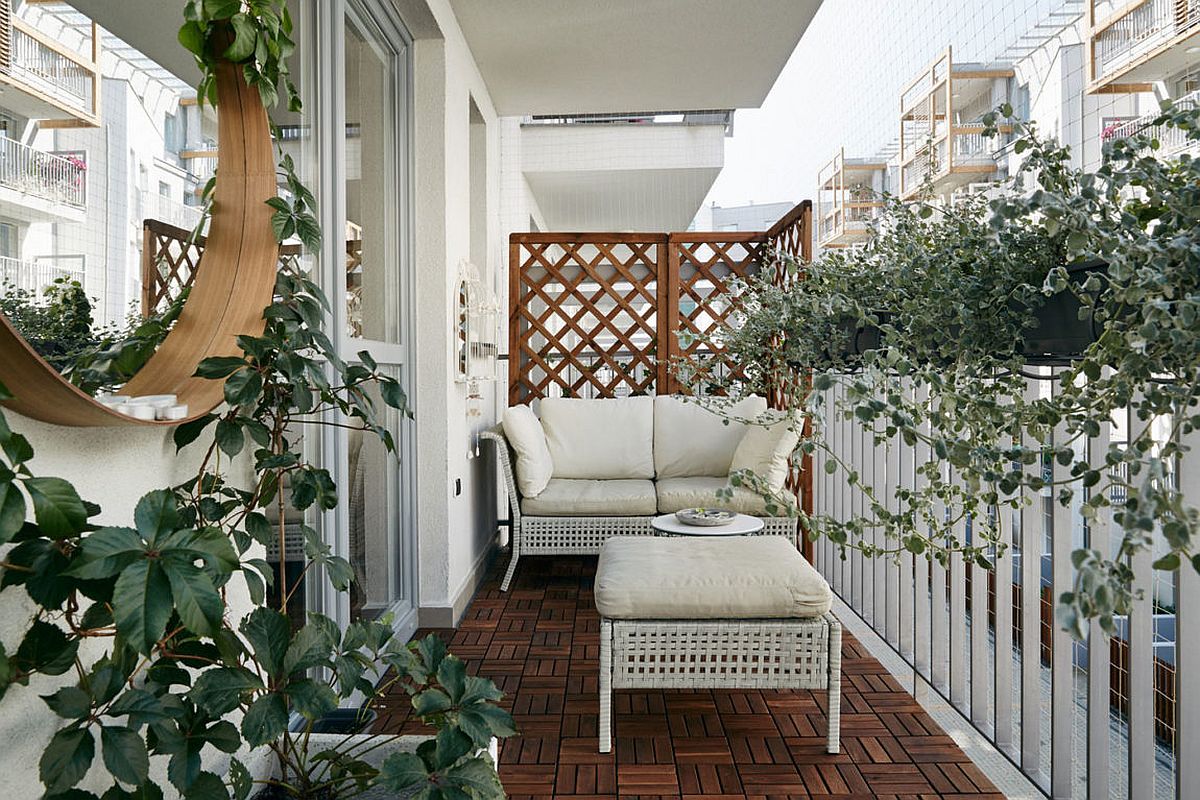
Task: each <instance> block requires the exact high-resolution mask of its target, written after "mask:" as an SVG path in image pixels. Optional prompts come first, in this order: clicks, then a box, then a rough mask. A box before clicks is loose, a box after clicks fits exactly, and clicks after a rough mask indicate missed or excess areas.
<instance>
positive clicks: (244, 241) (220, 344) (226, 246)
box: [0, 62, 279, 427]
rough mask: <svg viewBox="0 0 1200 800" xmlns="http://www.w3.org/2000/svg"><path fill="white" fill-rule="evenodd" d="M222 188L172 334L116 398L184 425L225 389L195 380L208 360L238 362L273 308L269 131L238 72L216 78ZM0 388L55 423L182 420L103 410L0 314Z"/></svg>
mask: <svg viewBox="0 0 1200 800" xmlns="http://www.w3.org/2000/svg"><path fill="white" fill-rule="evenodd" d="M217 92H218V102H219V106H220V109H221V113H220V115H219V120H218V125H219V130H218V137H219V139H218V151H219V153H220V164H221V170H220V180H218V181H217V188H216V195H215V197H214V203H213V214H212V221H211V222H210V224H209V234H208V244H207V247H206V248H205V251H204V269H202V270H200V271H199V272H197V274H196V281H195V283H194V285H193V286H192V291H191V293H190V294H189V295H188V299H187V302H186V303H185V304H184V307H183V312H182V313H181V314H180V315H179V319H178V320H177V321H176V323H175V327H174V328H172V329H171V332H170V333H169V334H168V335H167V337H166V339H164V340H163V343H162V344H161V345H160V346H159V348H158V350H157V351H156V352H155V353H154V355H153V356H152V357H151V358H150V360H149V361H148V362H146V365H145V366H144V367H142V369H141V370H140V371H139V372H138V374H137V375H135V376H134V377H133V378H132V379H131V380H130V381H129V382H128V383H127V384H125V387H124V388H123V389H122V390H121V392H122V394H130V395H150V394H174V395H177V396H178V398H179V402H180V403H186V404H187V407H188V413H189V416H188V419H195V418H196V417H199V416H201V415H203V414H206V413H208V412H209V411H211V410H212V409H214V408H216V407H217V406H218V405H219V404H220V403H221V401H222V398H223V394H222V390H223V385H224V382H223V381H217V380H209V379H205V378H196V377H193V375H194V373H195V372H196V366H197V365H198V364H199V363H200V361H201V360H203V359H205V358H208V357H210V356H228V355H240V353H241V350H240V349H239V348H238V346H237V342H236V337H237V336H239V335H242V334H248V335H251V336H256V335H258V334H260V333H262V330H263V326H264V321H263V318H262V312H263V309H264V308H266V307H267V306H268V305H269V304H270V303H271V298H272V294H273V292H274V288H275V271H276V269H277V266H276V265H277V262H278V259H279V244H278V242H276V241H275V234H274V231H273V230H272V228H271V213H272V211H271V208H270V207H269V206H268V205H267V204H266V201H267V200H268V199H270V198H272V197H274V196H275V194H276V183H275V158H274V152H273V149H272V143H271V127H270V123H269V121H268V119H267V112H266V109H265V108H264V107H263V104H262V100H261V99H260V97H259V94H258V90H256V89H252V88H250V87H249V86H247V85H246V81H245V79H244V78H243V77H242V71H241V69H240V68H239V67H237V66H236V65H234V64H231V63H228V62H226V63H223V64H221V65H220V67H219V68H218V70H217ZM0 382H3V383H4V385H5V386H6V387H7V388H8V390H9V392H11V393H12V394H14V395H15V397H14V398H13V399H12V400H9V401H6V402H5V403H4V405H5V406H6V407H8V408H11V409H12V410H13V411H16V412H17V413H19V414H23V415H25V416H27V417H31V418H33V419H37V420H41V421H42V422H50V423H54V424H57V425H69V426H75V427H98V426H117V425H166V426H171V425H178V424H180V422H181V421H182V420H173V421H170V422H160V421H151V420H138V419H133V418H132V417H127V416H125V415H124V414H121V413H119V412H116V411H113V410H111V409H109V408H107V407H106V406H104V405H101V404H100V403H99V402H97V401H96V400H95V399H94V398H92V397H91V396H90V395H88V394H86V393H84V392H82V391H80V390H79V389H78V388H76V387H75V386H73V385H72V384H71V383H70V382H68V381H67V380H66V379H64V378H63V377H62V376H61V375H60V374H59V373H58V370H56V369H54V367H52V366H50V365H49V364H48V363H46V361H45V359H43V358H42V357H41V356H39V355H38V354H37V353H36V352H35V351H34V349H33V348H32V347H30V346H29V344H28V343H27V342H26V341H25V340H24V338H22V337H21V335H20V334H19V333H17V331H16V330H15V329H14V328H13V326H12V324H11V323H10V322H9V320H8V318H7V317H5V316H4V315H3V314H0Z"/></svg>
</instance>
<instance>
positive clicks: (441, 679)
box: [437, 656, 467, 704]
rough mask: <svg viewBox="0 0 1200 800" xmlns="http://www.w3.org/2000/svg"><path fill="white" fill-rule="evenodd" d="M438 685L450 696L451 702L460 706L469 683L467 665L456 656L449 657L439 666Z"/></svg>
mask: <svg viewBox="0 0 1200 800" xmlns="http://www.w3.org/2000/svg"><path fill="white" fill-rule="evenodd" d="M437 679H438V683H440V684H441V685H442V688H443V689H445V690H446V694H448V695H450V701H451V702H452V703H454V704H458V703H459V702H460V701H461V700H462V696H463V692H464V691H465V689H466V683H467V665H466V664H464V663H463V662H462V661H460V660H459V659H458V658H455V657H454V656H447V657H446V658H444V659H442V663H441V664H439V665H438V671H437Z"/></svg>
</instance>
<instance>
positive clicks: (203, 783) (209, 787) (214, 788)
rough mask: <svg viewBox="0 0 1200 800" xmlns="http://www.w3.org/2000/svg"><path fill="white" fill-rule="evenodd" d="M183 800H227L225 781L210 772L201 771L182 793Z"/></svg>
mask: <svg viewBox="0 0 1200 800" xmlns="http://www.w3.org/2000/svg"><path fill="white" fill-rule="evenodd" d="M183 798H184V800H229V790H228V789H226V788H225V782H224V781H222V780H221V779H220V778H219V777H218V776H216V775H214V774H213V773H211V772H201V773H200V774H199V775H197V776H196V780H194V781H193V782H192V785H191V786H189V787H188V790H187V791H186V792H184V793H183Z"/></svg>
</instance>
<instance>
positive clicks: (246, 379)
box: [225, 369, 263, 406]
mask: <svg viewBox="0 0 1200 800" xmlns="http://www.w3.org/2000/svg"><path fill="white" fill-rule="evenodd" d="M262 387H263V381H262V375H260V374H259V373H258V372H256V371H254V370H252V369H244V370H242V371H240V372H235V373H233V374H232V375H230V376H229V378H227V379H226V381H225V402H227V403H229V405H231V406H241V405H247V404H249V403H253V402H254V401H255V400H257V399H258V396H259V395H260V394H261V393H262Z"/></svg>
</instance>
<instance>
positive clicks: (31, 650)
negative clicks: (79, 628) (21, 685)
mask: <svg viewBox="0 0 1200 800" xmlns="http://www.w3.org/2000/svg"><path fill="white" fill-rule="evenodd" d="M77 652H79V640H78V639H70V638H68V637H67V634H66V633H65V632H64V631H63V630H62V629H61V628H59V627H58V626H56V625H51V624H50V623H49V622H46V621H44V620H40V619H39V620H35V621H34V623H33V624H32V625H30V626H29V630H28V631H26V632H25V638H23V639H22V640H21V644H20V645H19V646H18V647H17V652H16V655H15V656H14V658H15V659H16V662H17V665H18V666H19V667H20V669H22V670H24V671H25V672H32V671H37V672H40V673H42V674H43V675H62V674H63V673H64V672H66V671H67V670H69V669H70V668H71V667H73V666H74V665H75V654H76V653H77Z"/></svg>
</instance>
